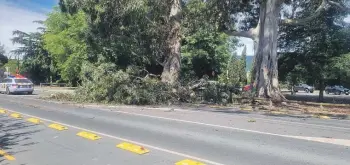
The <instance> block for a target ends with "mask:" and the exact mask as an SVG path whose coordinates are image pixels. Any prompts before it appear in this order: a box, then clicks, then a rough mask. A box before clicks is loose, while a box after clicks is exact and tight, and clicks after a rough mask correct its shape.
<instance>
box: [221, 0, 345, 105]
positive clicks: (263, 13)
mask: <svg viewBox="0 0 350 165" xmlns="http://www.w3.org/2000/svg"><path fill="white" fill-rule="evenodd" d="M230 2H231V3H230ZM244 2H245V3H246V4H247V3H248V4H256V5H257V6H258V7H257V8H258V9H259V12H258V14H256V12H253V15H258V21H257V23H256V26H255V27H253V28H250V29H249V30H248V31H234V30H228V31H227V33H228V34H230V35H232V36H240V37H246V38H251V39H252V40H253V41H254V44H255V46H254V47H255V60H254V61H255V63H254V68H253V72H254V73H252V74H253V76H252V77H253V82H254V84H255V86H256V89H257V96H259V97H265V98H271V99H272V100H274V101H282V100H284V96H283V95H282V94H281V92H280V90H279V83H278V63H277V59H278V57H277V49H278V47H277V45H278V44H277V43H278V42H277V39H278V35H279V33H278V29H279V28H280V26H281V24H282V25H286V26H295V25H305V24H308V23H309V22H310V20H313V19H315V18H317V17H318V16H320V14H321V13H322V12H323V11H325V10H328V9H329V8H333V7H334V8H338V9H340V10H342V11H344V12H348V11H349V9H348V8H346V7H345V5H344V4H345V2H347V1H346V0H337V1H332V0H322V1H321V2H320V1H317V2H316V1H307V2H308V6H304V7H302V6H300V7H301V8H299V10H306V9H307V10H311V9H314V8H316V10H315V12H314V13H312V14H310V15H309V16H308V17H306V18H296V19H290V18H288V17H287V18H284V17H281V15H282V16H283V14H282V13H281V11H282V9H285V6H287V5H297V6H298V5H299V1H294V0H261V1H248V0H247V1H243V3H244ZM237 3H238V2H237V1H227V3H226V4H227V5H236V4H237ZM231 8H234V9H235V10H233V12H238V11H237V8H236V7H231ZM253 11H255V10H253ZM292 12H294V13H295V12H297V10H295V11H292ZM229 14H232V13H229ZM292 15H293V14H292ZM253 23H254V22H253ZM250 26H251V27H252V26H254V24H250Z"/></svg>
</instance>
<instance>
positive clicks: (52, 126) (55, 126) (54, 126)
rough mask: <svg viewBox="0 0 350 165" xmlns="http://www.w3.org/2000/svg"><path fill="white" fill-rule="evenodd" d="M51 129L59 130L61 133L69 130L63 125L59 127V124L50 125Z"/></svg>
mask: <svg viewBox="0 0 350 165" xmlns="http://www.w3.org/2000/svg"><path fill="white" fill-rule="evenodd" d="M49 128H52V129H56V130H59V131H63V130H67V129H68V128H67V127H65V126H63V125H59V124H50V125H49Z"/></svg>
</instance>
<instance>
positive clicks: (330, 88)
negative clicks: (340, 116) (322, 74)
mask: <svg viewBox="0 0 350 165" xmlns="http://www.w3.org/2000/svg"><path fill="white" fill-rule="evenodd" d="M325 92H326V94H330V93H333V94H336V95H341V94H345V95H349V93H350V91H349V89H347V88H344V87H343V86H339V85H335V86H327V87H326V88H325Z"/></svg>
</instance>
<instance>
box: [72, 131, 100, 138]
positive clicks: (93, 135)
mask: <svg viewBox="0 0 350 165" xmlns="http://www.w3.org/2000/svg"><path fill="white" fill-rule="evenodd" d="M77 135H78V136H80V137H83V138H86V139H89V140H98V139H101V137H99V136H97V135H96V134H93V133H90V132H85V131H81V132H79V133H77Z"/></svg>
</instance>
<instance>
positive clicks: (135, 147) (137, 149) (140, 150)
mask: <svg viewBox="0 0 350 165" xmlns="http://www.w3.org/2000/svg"><path fill="white" fill-rule="evenodd" d="M116 147H118V148H121V149H124V150H127V151H130V152H134V153H137V154H139V155H142V154H145V153H148V152H149V150H148V149H145V148H143V147H142V146H139V145H135V144H131V143H127V142H123V143H120V144H118V145H117V146H116Z"/></svg>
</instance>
